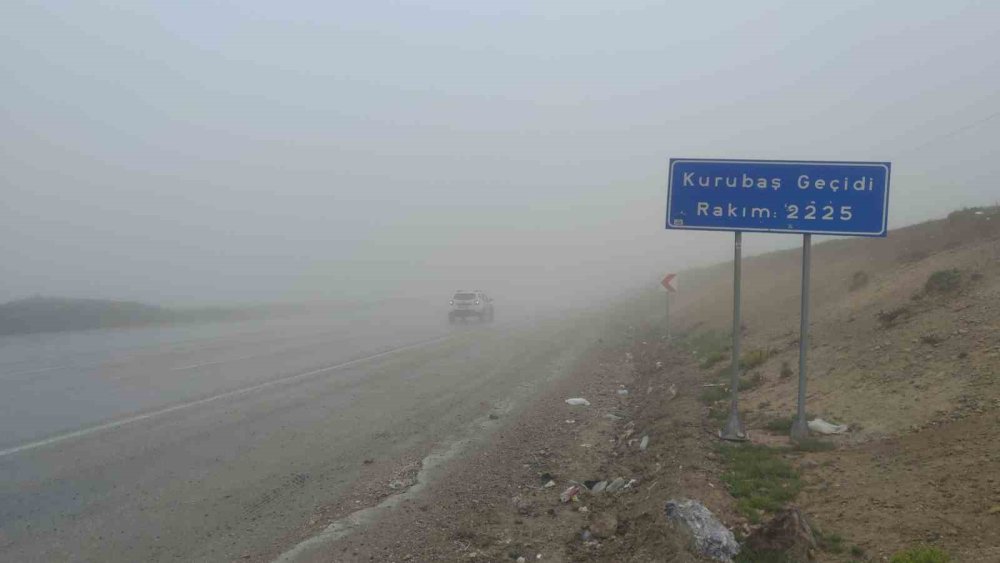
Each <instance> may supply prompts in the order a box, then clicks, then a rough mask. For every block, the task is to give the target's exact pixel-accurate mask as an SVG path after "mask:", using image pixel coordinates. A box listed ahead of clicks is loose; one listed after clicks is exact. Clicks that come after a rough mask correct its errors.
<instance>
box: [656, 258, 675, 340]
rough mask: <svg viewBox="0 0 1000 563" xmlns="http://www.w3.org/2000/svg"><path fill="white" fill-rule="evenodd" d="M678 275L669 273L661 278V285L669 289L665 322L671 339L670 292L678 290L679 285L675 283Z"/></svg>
mask: <svg viewBox="0 0 1000 563" xmlns="http://www.w3.org/2000/svg"><path fill="white" fill-rule="evenodd" d="M676 277H677V274H667V275H666V276H664V277H663V279H662V280H660V285H662V286H663V289H665V290H667V291H666V294H667V301H666V317H665V319H664V324H665V325H666V327H667V340H669V339H670V294H671V293H676V292H677V287H676V286H674V285H673V284H674V278H676Z"/></svg>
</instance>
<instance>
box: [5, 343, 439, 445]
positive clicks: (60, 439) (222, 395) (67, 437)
mask: <svg viewBox="0 0 1000 563" xmlns="http://www.w3.org/2000/svg"><path fill="white" fill-rule="evenodd" d="M449 338H452V336H451V335H445V336H441V337H438V338H432V339H430V340H423V341H421V342H416V343H414V344H407V345H406V346H400V347H399V348H393V349H391V350H386V351H385V352H379V353H378V354H373V355H371V356H365V357H364V358H357V359H354V360H351V361H349V362H343V363H340V364H336V365H332V366H327V367H324V368H320V369H315V370H312V371H307V372H305V373H297V374H295V375H289V376H287V377H282V378H280V379H273V380H271V381H265V382H264V383H259V384H257V385H253V386H250V387H245V388H243V389H235V390H233V391H226V392H225V393H220V394H218V395H212V396H211V397H205V398H203V399H198V400H196V401H190V402H187V403H181V404H179V405H174V406H171V407H167V408H163V409H160V410H156V411H153V412H147V413H144V414H140V415H136V416H132V417H129V418H124V419H122V420H116V421H114V422H108V423H106V424H101V425H98V426H91V427H90V428H82V429H80V430H76V431H73V432H67V433H66V434H59V435H58V436H52V437H51V438H46V439H44V440H39V441H37V442H30V443H27V444H22V445H20V446H14V447H12V448H8V449H6V450H0V458H2V457H7V456H9V455H14V454H17V453H21V452H26V451H29V450H34V449H37V448H41V447H44V446H49V445H52V444H57V443H59V442H65V441H66V440H72V439H73V438H80V437H82V436H87V435H89V434H94V433H97V432H103V431H105V430H111V429H113V428H118V427H120V426H125V425H127V424H132V423H134V422H141V421H143V420H148V419H150V418H155V417H157V416H162V415H165V414H169V413H172V412H177V411H179V410H184V409H188V408H191V407H196V406H199V405H204V404H207V403H212V402H215V401H218V400H220V399H228V398H229V397H237V396H239V395H245V394H247V393H252V392H254V391H259V390H261V389H265V388H267V387H273V386H275V385H279V384H282V383H288V382H289V381H294V380H296V379H302V378H304V377H309V376H313V375H319V374H321V373H324V372H327V371H333V370H337V369H343V368H346V367H350V366H353V365H356V364H360V363H363V362H368V361H371V360H377V359H378V358H384V357H385V356H391V355H393V354H398V353H400V352H405V351H407V350H412V349H414V348H421V347H423V346H429V345H431V344H436V343H438V342H441V341H443V340H447V339H449Z"/></svg>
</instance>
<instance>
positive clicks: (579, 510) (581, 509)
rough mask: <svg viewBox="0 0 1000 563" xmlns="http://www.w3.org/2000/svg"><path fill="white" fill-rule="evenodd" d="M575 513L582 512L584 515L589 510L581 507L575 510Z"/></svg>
mask: <svg viewBox="0 0 1000 563" xmlns="http://www.w3.org/2000/svg"><path fill="white" fill-rule="evenodd" d="M576 511H577V512H582V513H583V514H586V513H588V512H590V509H589V508H587V507H586V506H581V507H580V508H578V509H576Z"/></svg>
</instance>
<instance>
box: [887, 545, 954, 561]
mask: <svg viewBox="0 0 1000 563" xmlns="http://www.w3.org/2000/svg"><path fill="white" fill-rule="evenodd" d="M949 561H951V557H950V556H949V555H948V554H947V553H945V552H944V551H941V550H940V549H938V548H936V547H929V546H918V547H911V548H909V549H905V550H903V551H900V552H898V553H896V554H895V555H893V556H892V559H890V560H889V563H948V562H949Z"/></svg>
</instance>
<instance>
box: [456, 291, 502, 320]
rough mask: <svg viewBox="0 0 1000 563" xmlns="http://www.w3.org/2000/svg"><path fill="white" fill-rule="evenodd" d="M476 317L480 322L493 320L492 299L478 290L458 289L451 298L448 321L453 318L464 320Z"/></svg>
mask: <svg viewBox="0 0 1000 563" xmlns="http://www.w3.org/2000/svg"><path fill="white" fill-rule="evenodd" d="M468 317H476V318H477V319H479V321H480V322H482V321H492V320H493V299H491V298H490V297H488V296H487V295H486V294H485V293H483V292H482V291H479V290H475V291H466V290H462V289H460V290H458V291H456V292H455V295H454V296H452V298H451V310H450V311H448V322H450V323H453V322H455V319H462V320H465V319H466V318H468Z"/></svg>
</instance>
